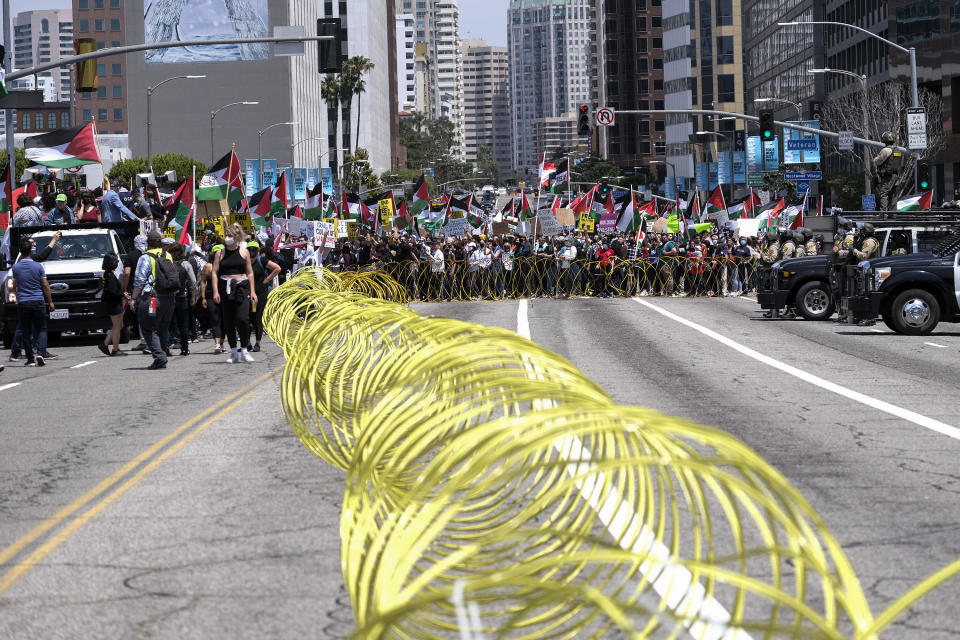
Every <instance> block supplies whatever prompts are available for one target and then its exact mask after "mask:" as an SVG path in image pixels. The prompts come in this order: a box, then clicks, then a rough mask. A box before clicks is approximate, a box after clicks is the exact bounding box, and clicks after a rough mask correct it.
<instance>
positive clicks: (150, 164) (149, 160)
mask: <svg viewBox="0 0 960 640" xmlns="http://www.w3.org/2000/svg"><path fill="white" fill-rule="evenodd" d="M206 77H207V76H173V77H172V78H167V79H166V80H161V81H160V82H158V83H157V84H155V85H153V86H152V87H147V170H148V171H149V172H150V173H153V137H152V136H151V129H150V125H151V119H150V114H151V108H150V103H151V101H152V98H153V92H154V91H156V90H157V89H159V88H160V85H163V84H166V83H167V82H170V81H171V80H198V79H200V78H206Z"/></svg>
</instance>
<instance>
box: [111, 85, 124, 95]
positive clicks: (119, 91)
mask: <svg viewBox="0 0 960 640" xmlns="http://www.w3.org/2000/svg"><path fill="white" fill-rule="evenodd" d="M113 97H114V98H122V97H123V85H122V84H115V85H113Z"/></svg>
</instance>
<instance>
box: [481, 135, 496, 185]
mask: <svg viewBox="0 0 960 640" xmlns="http://www.w3.org/2000/svg"><path fill="white" fill-rule="evenodd" d="M476 174H477V175H476V177H478V178H486V179H487V180H488V184H492V185H494V186H500V185H501V184H502V181H501V179H500V163H499V162H497V161H496V160H494V159H493V152H492V151H491V150H490V147H488V146H487V145H485V144H484V145H480V148H479V149H478V150H477V171H476Z"/></svg>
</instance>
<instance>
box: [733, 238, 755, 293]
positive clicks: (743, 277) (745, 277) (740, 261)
mask: <svg viewBox="0 0 960 640" xmlns="http://www.w3.org/2000/svg"><path fill="white" fill-rule="evenodd" d="M752 256H753V252H752V251H750V247H748V246H747V239H746V238H740V241H739V242H738V243H737V246H736V247H734V249H733V259H734V262H735V263H736V265H737V277H738V278H739V279H740V293H741V294H744V293H749V292H750V262H751V259H752Z"/></svg>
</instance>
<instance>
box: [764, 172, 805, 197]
mask: <svg viewBox="0 0 960 640" xmlns="http://www.w3.org/2000/svg"><path fill="white" fill-rule="evenodd" d="M791 166H794V165H791ZM787 170H788V168H787V165H785V164H781V165H780V166H779V167H777V172H776V173H765V174H763V188H764V189H766V190H767V191H771V192H772V193H773V195H774V197H776V198H786V200H787V203H788V204H789V203H792V202H793V201H794V200H796V199H797V183H796V182H793V181H792V180H785V179H784V177H783V174H784V172H786V171H787Z"/></svg>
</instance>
